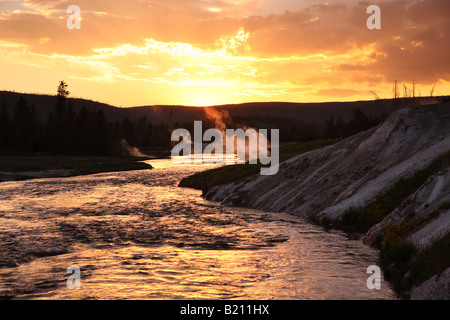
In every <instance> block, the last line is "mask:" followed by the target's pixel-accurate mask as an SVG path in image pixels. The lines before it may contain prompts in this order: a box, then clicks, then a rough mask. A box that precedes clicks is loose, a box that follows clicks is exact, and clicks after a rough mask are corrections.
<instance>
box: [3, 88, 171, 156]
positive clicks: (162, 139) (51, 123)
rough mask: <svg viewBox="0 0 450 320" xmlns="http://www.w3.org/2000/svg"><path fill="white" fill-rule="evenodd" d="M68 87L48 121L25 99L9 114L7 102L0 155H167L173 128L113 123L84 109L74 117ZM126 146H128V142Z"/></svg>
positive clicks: (140, 122)
mask: <svg viewBox="0 0 450 320" xmlns="http://www.w3.org/2000/svg"><path fill="white" fill-rule="evenodd" d="M69 94H70V92H69V91H68V90H67V84H66V83H65V82H64V81H61V82H60V84H59V87H58V94H57V96H56V103H55V106H54V109H53V111H52V112H50V114H49V115H48V117H47V119H46V120H41V119H39V117H37V115H36V109H35V106H34V105H33V103H31V104H29V103H28V102H27V101H26V99H25V98H24V97H21V98H20V99H19V101H18V102H17V105H16V107H15V110H14V112H13V114H12V115H10V114H9V113H8V112H7V110H6V106H5V104H4V103H3V105H2V108H1V111H0V154H3V155H5V154H10V155H15V154H39V153H45V154H52V155H89V156H99V155H126V154H127V150H126V148H127V146H128V145H132V146H136V147H138V148H142V149H152V150H166V151H167V150H168V148H170V128H169V127H168V126H167V125H165V124H160V125H154V124H152V123H151V122H149V121H148V119H147V118H146V117H145V116H143V117H142V118H140V119H139V120H136V121H135V120H130V119H129V118H124V119H122V120H121V121H119V120H116V121H108V120H107V119H106V117H105V115H104V113H103V110H100V111H90V110H88V109H87V108H85V107H84V106H83V107H82V108H81V110H80V111H79V112H75V111H74V109H73V106H72V103H71V101H70V100H69V99H68V96H69ZM124 142H126V143H124Z"/></svg>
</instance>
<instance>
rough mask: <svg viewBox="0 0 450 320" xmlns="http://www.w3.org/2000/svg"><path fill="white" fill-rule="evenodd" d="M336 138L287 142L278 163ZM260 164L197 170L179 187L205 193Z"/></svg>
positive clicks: (245, 175)
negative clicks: (197, 171)
mask: <svg viewBox="0 0 450 320" xmlns="http://www.w3.org/2000/svg"><path fill="white" fill-rule="evenodd" d="M336 142H338V140H315V141H310V142H303V143H293V144H287V145H284V146H281V147H280V163H281V162H283V161H286V160H288V159H290V158H293V157H295V156H298V155H300V154H302V153H306V152H309V151H312V150H315V149H319V148H322V147H326V146H329V145H332V144H335V143H336ZM261 167H262V165H261V164H255V165H249V164H236V165H229V166H224V167H220V168H216V169H211V170H207V171H203V172H199V173H197V174H194V175H192V176H189V177H187V178H184V179H183V180H181V182H180V184H179V187H183V188H193V189H197V190H202V191H203V194H204V195H205V194H206V193H207V192H208V190H209V189H210V188H211V187H214V186H217V185H221V184H226V183H231V182H238V181H243V180H245V179H247V178H249V177H251V176H253V175H256V174H258V173H259V172H260V169H261Z"/></svg>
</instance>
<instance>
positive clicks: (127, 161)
mask: <svg viewBox="0 0 450 320" xmlns="http://www.w3.org/2000/svg"><path fill="white" fill-rule="evenodd" d="M143 160H148V158H137V157H80V156H79V157H66V156H35V157H12V156H3V157H0V172H8V173H14V179H15V180H16V179H20V180H23V179H29V178H30V176H27V174H26V173H27V172H39V171H48V170H67V174H68V175H70V176H76V175H84V174H94V173H101V172H114V171H130V170H145V169H151V168H152V166H151V165H149V164H146V163H143V162H141V161H143ZM0 178H1V173H0Z"/></svg>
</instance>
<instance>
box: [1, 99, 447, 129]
mask: <svg viewBox="0 0 450 320" xmlns="http://www.w3.org/2000/svg"><path fill="white" fill-rule="evenodd" d="M21 96H23V97H25V99H26V101H27V102H28V103H29V104H31V103H33V104H34V107H35V109H36V112H37V115H38V117H39V118H41V119H46V118H47V116H48V114H49V113H50V112H51V111H52V110H53V108H54V105H55V103H56V96H52V95H39V94H25V93H17V92H9V91H0V108H1V107H2V106H3V105H5V106H6V109H7V111H8V112H9V113H10V114H12V113H13V111H14V108H15V107H16V105H17V102H18V101H19V98H20V97H21ZM443 98H444V97H437V98H420V103H425V104H428V103H431V102H432V101H435V100H436V99H439V100H442V99H443ZM69 100H70V101H71V103H72V105H73V108H74V111H75V112H79V110H81V108H83V106H84V107H86V108H87V109H88V110H90V111H99V110H103V112H104V114H105V117H106V118H107V119H108V120H109V121H115V120H122V119H124V118H127V117H128V118H129V119H130V120H134V121H135V120H138V119H139V118H141V117H143V116H146V117H147V120H148V121H149V122H151V123H153V124H160V123H165V124H168V125H173V124H175V123H178V124H183V123H192V122H193V121H195V120H205V119H207V118H208V117H207V114H206V113H205V109H206V108H209V107H187V106H169V105H168V106H141V107H132V108H119V107H115V106H112V105H109V104H105V103H101V102H96V101H92V100H86V99H77V98H70V99H69ZM400 100H401V99H400ZM417 102H419V98H418V99H417ZM392 105H393V100H391V99H386V100H376V101H357V102H327V103H287V102H267V103H266V102H260V103H245V104H233V105H220V106H214V108H215V109H217V110H219V111H226V112H228V114H229V115H230V117H231V118H233V119H234V118H264V117H269V118H279V120H282V119H283V118H284V119H289V120H290V121H292V120H298V121H302V122H305V123H315V124H318V125H321V124H323V123H324V122H325V121H326V120H327V119H328V118H329V117H331V116H333V117H334V118H335V119H338V118H339V117H342V119H343V120H344V121H346V120H348V119H349V118H350V117H351V116H352V112H353V109H355V108H359V109H360V110H361V111H362V112H363V113H364V114H365V115H367V116H368V117H369V118H375V117H379V116H381V115H383V114H386V113H388V111H389V110H390V108H392Z"/></svg>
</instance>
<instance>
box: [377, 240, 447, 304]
mask: <svg viewBox="0 0 450 320" xmlns="http://www.w3.org/2000/svg"><path fill="white" fill-rule="evenodd" d="M380 263H381V267H382V268H383V271H384V276H385V278H386V280H388V281H389V282H391V283H392V286H393V289H394V290H395V291H396V292H397V294H398V295H400V296H401V297H404V298H406V297H407V296H408V293H409V291H410V290H411V288H412V287H413V286H418V285H420V284H421V283H423V282H424V281H426V280H428V279H430V278H431V277H432V276H434V275H438V276H439V275H440V274H441V273H442V272H444V271H445V270H446V269H447V268H448V267H449V266H450V232H448V233H446V234H445V235H443V236H442V237H440V238H436V239H435V240H434V241H432V243H431V244H430V245H429V246H427V247H426V248H424V249H422V250H419V248H417V247H416V246H415V245H414V244H412V243H411V242H410V241H407V240H406V238H391V239H390V240H389V241H387V242H386V243H385V244H384V246H383V247H382V248H381V251H380Z"/></svg>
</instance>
